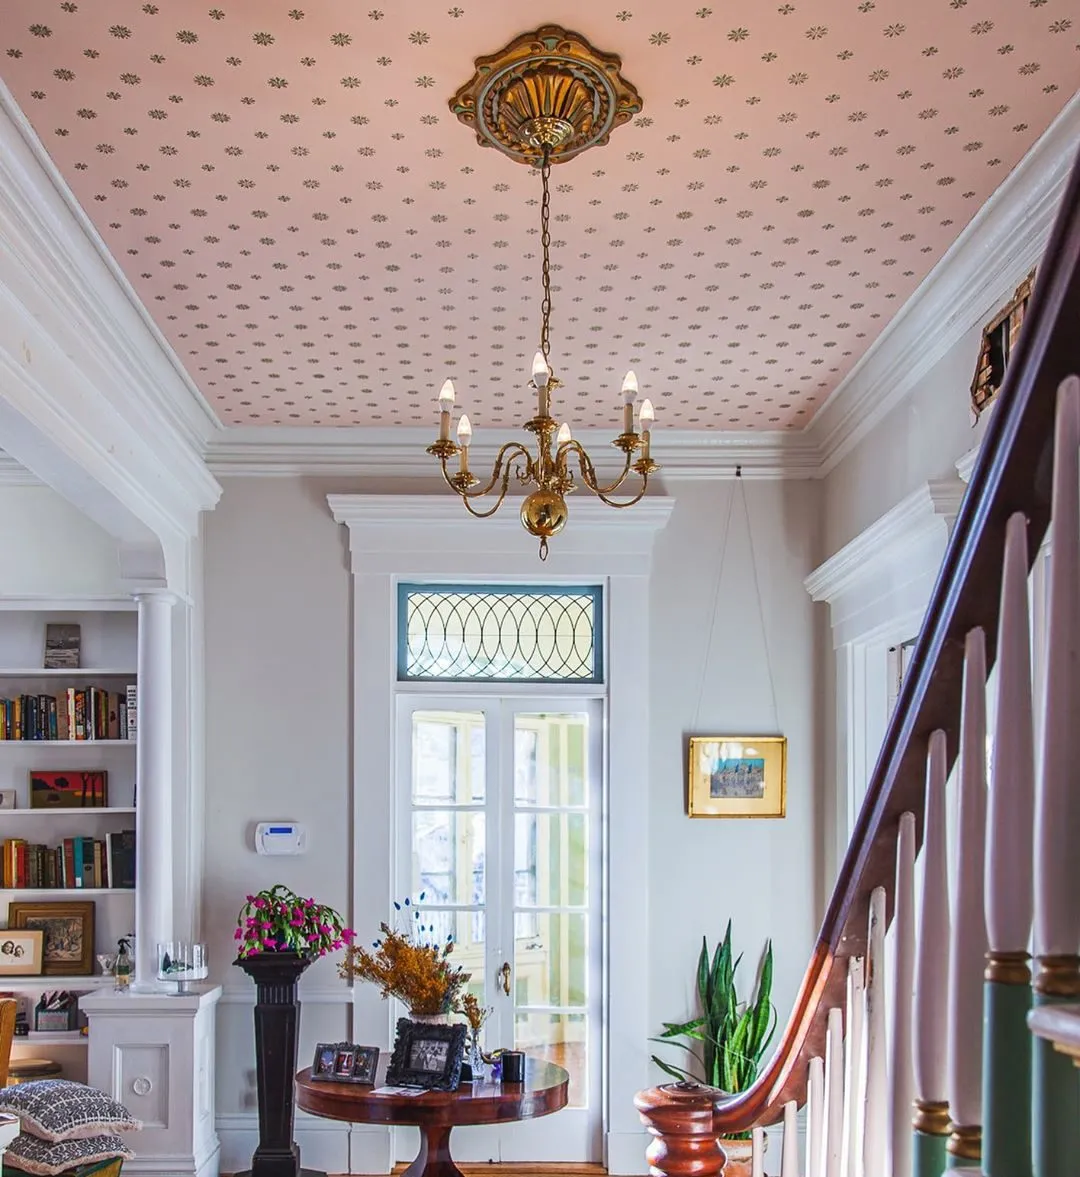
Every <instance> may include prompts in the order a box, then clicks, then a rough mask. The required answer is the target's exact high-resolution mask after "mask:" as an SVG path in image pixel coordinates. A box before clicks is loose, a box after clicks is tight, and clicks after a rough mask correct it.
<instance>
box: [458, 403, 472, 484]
mask: <svg viewBox="0 0 1080 1177" xmlns="http://www.w3.org/2000/svg"><path fill="white" fill-rule="evenodd" d="M457 439H458V445H459V446H460V447H461V449H460V450H459V451H458V464H459V466H460V468H461V472H462V473H463V474H465V473H467V472H468V469H469V443H470V442H471V441H472V426H471V425H470V424H469V418H468V417H466V416H465V414H464V413H462V414H461V420H460V421H459V422H458V426H457Z"/></svg>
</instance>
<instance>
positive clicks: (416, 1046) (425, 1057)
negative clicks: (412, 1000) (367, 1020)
mask: <svg viewBox="0 0 1080 1177" xmlns="http://www.w3.org/2000/svg"><path fill="white" fill-rule="evenodd" d="M467 1032H468V1026H466V1025H465V1023H464V1022H458V1023H456V1024H455V1025H452V1026H432V1025H429V1024H428V1023H427V1022H413V1021H410V1020H409V1019H408V1018H398V1024H397V1035H396V1037H395V1039H394V1053H393V1055H392V1056H391V1058H390V1066H389V1069H388V1070H387V1072H386V1082H387V1083H388V1084H390V1085H391V1086H393V1087H423V1088H426V1089H427V1090H428V1091H456V1090H457V1086H458V1083H459V1082H460V1080H461V1062H462V1059H463V1058H464V1057H465V1035H466V1034H467Z"/></svg>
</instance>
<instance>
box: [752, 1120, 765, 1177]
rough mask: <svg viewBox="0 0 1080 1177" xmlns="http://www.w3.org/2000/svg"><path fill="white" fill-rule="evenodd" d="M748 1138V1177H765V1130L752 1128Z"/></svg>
mask: <svg viewBox="0 0 1080 1177" xmlns="http://www.w3.org/2000/svg"><path fill="white" fill-rule="evenodd" d="M750 1138H751V1146H750V1148H751V1152H750V1177H765V1129H764V1128H754V1129H753V1130H752V1131H751V1133H750Z"/></svg>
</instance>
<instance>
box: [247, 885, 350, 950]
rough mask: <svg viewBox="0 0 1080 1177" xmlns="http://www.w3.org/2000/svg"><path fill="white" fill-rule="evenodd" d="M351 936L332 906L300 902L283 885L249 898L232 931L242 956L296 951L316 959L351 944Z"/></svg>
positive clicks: (305, 900)
mask: <svg viewBox="0 0 1080 1177" xmlns="http://www.w3.org/2000/svg"><path fill="white" fill-rule="evenodd" d="M354 935H355V933H354V932H353V930H352V929H351V928H347V927H346V926H345V921H344V920H343V919H342V917H341V916H340V915H338V913H337V912H336V911H335V910H334V909H333V908H332V907H327V906H326V904H324V903H316V902H315V900H314V899H301V898H300V896H299V895H297V894H296V892H295V891H292V890H291V889H290V888H288V887H286V886H285V885H284V884H283V883H276V884H275V885H274V886H273V887H269V888H267V889H266V890H265V891H260V892H258V894H256V895H248V896H247V897H246V900H245V902H244V906H243V907H242V908H240V914H239V915H238V916H237V917H236V931H235V932H233V938H234V939H235V940H238V941H239V948H238V949H237V955H238V956H241V957H244V956H254V955H255V954H256V953H258V952H299V953H300V954H301V955H302V956H310V957H312V958H315V957H319V956H325V955H326V954H327V953H328V952H334V951H336V950H337V949H339V948H344V947H345V946H346V945H348V944H351V943H352V940H353V936H354Z"/></svg>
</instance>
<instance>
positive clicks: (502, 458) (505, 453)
mask: <svg viewBox="0 0 1080 1177" xmlns="http://www.w3.org/2000/svg"><path fill="white" fill-rule="evenodd" d="M518 458H524V459H525V465H526V473H527V474H528V473H529V471H530V470H531V466H532V457H531V455H530V454H529V451H528V450H527V449H526V448H525V447H524V446H523V445H522V444H521V442H519V441H508V442H507V443H506V444H505V445H504V446H502V447H501V448H500V450H499V452H498V453H497V454H496V455H495V465H494V467H493V471H492V475H491V481H490V482H489V483H488V484H487V486H484V487H476V488H474V489H473V490H464V489H462V488H461V487H459V486H456V485H455V484H454V478H455V475H453V474H450V473H449V472H448V471H447V469H446V460H445V459H444V460H443V463H442V472H443V478H444V479H445V480H446V485H447V486H449V487H450V489H451V490H453V491H456V492H457V493H458V494H459V495H461V497H462V498H463V499H480V498H483V497H484V495H486V494H490V493H491V491H492V490H494V488H495V485H496V484H497V483H498V481H499V479H500V477H501V478H502V480H503V483H504V487H503V492H502V493H503V495H505V494H506V486H507V485H508V484H509V480H510V474H511V471H512V466H513V463H514V462H515V461H516V460H517V459H518ZM504 464H505V466H506V469H505V470H504V469H503V466H504ZM499 502H502V499H501V498H500V500H499ZM497 509H498V503H496V505H495V508H494V510H497ZM494 510H492V511H490V512H488V513H489V514H494Z"/></svg>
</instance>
